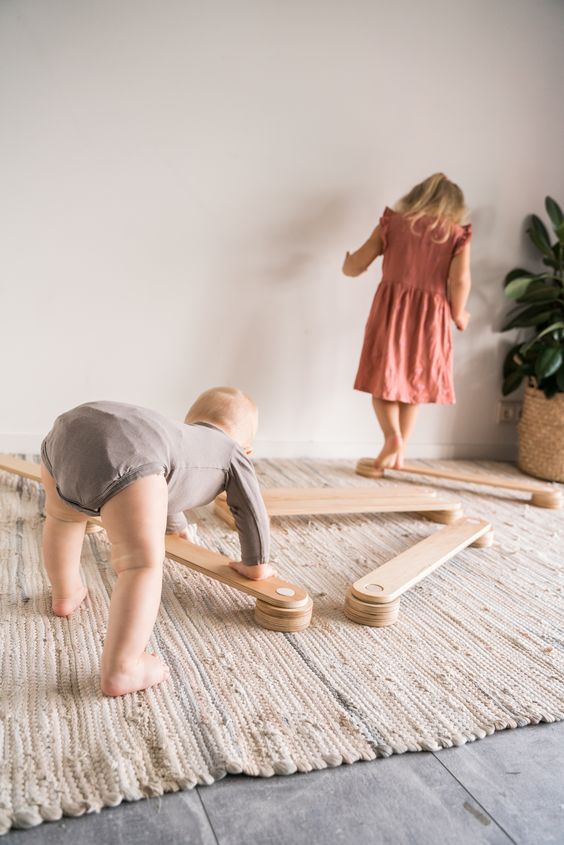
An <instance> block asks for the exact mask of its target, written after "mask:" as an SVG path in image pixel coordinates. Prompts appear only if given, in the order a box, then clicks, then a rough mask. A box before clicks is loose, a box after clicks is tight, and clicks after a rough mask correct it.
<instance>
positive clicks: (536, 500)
mask: <svg viewBox="0 0 564 845" xmlns="http://www.w3.org/2000/svg"><path fill="white" fill-rule="evenodd" d="M531 504H532V505H536V507H537V508H552V509H553V510H557V509H558V508H561V507H562V493H561V492H560V490H556V489H555V490H539V492H538V493H533V495H532V496H531Z"/></svg>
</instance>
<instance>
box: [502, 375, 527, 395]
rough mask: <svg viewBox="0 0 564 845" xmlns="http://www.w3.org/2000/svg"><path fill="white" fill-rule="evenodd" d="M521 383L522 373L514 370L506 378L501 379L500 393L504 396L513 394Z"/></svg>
mask: <svg viewBox="0 0 564 845" xmlns="http://www.w3.org/2000/svg"><path fill="white" fill-rule="evenodd" d="M522 381H523V373H522V372H521V370H514V371H513V372H512V373H510V374H509V375H508V376H506V378H504V379H503V385H502V388H501V392H502V393H503V395H504V396H507V395H508V394H509V393H513V391H514V390H517V388H518V387H519V385H520V384H521V382H522Z"/></svg>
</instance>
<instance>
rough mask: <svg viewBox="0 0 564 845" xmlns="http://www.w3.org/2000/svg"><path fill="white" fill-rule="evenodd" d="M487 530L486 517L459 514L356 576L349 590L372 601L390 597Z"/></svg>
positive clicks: (405, 588)
mask: <svg viewBox="0 0 564 845" xmlns="http://www.w3.org/2000/svg"><path fill="white" fill-rule="evenodd" d="M488 531H491V524H490V523H489V522H487V521H486V520H485V519H478V518H477V517H469V516H464V517H461V519H457V520H456V522H453V523H452V524H451V525H445V527H444V528H440V529H439V530H438V531H437V532H436V533H435V534H432V535H431V536H430V537H426V538H425V539H424V540H421V541H420V542H419V543H416V544H415V546H412V547H411V548H410V549H407V550H406V551H405V552H402V553H401V554H399V555H397V556H396V557H394V558H392V559H391V560H389V561H387V563H383V564H382V566H379V567H378V569H374V570H373V571H372V572H369V573H368V575H364V576H363V577H362V578H359V580H358V581H355V582H354V584H353V585H352V588H351V591H352V594H353V595H354V596H356V597H357V598H359V599H361V600H363V601H365V602H373V603H375V604H380V603H386V602H390V601H393V599H397V598H399V596H401V595H402V593H405V591H406V590H409V588H410V587H413V586H414V585H415V584H417V583H418V582H419V581H421V580H422V579H423V578H425V577H426V576H427V575H430V574H431V572H433V571H434V570H435V569H437V568H438V567H439V566H441V565H442V564H443V563H446V561H447V560H450V559H451V558H452V557H454V556H455V555H456V554H457V553H458V552H460V551H461V550H462V549H465V548H466V547H467V546H469V545H471V543H473V542H474V541H475V540H477V539H479V538H480V537H482V536H483V535H484V534H487V532H488Z"/></svg>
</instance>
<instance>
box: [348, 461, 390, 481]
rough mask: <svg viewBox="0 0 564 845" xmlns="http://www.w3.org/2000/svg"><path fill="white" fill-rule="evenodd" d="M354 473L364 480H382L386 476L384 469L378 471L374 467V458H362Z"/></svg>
mask: <svg viewBox="0 0 564 845" xmlns="http://www.w3.org/2000/svg"><path fill="white" fill-rule="evenodd" d="M354 471H355V472H356V474H357V475H362V476H364V478H382V476H383V475H384V470H383V469H376V467H375V466H374V459H373V458H361V459H360V461H357V464H356V467H355V470H354Z"/></svg>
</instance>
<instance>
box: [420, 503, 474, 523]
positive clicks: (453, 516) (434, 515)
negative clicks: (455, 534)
mask: <svg viewBox="0 0 564 845" xmlns="http://www.w3.org/2000/svg"><path fill="white" fill-rule="evenodd" d="M419 516H424V517H425V519H429V520H430V521H431V522H439V523H440V524H441V525H451V523H453V522H456V520H457V519H460V517H461V516H464V514H463V513H462V508H461V507H460V506H459V507H458V508H453V510H450V511H421V512H420V514H419Z"/></svg>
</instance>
